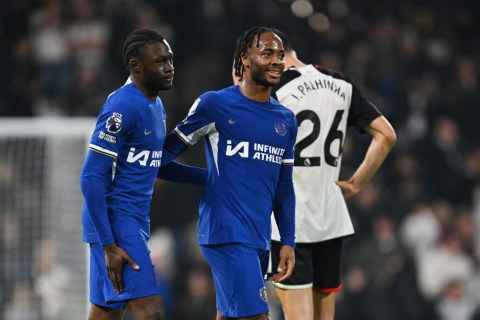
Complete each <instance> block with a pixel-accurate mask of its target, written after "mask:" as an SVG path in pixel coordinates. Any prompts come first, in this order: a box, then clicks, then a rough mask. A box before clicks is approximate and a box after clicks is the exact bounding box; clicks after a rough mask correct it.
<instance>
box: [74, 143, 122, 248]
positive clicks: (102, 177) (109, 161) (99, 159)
mask: <svg viewBox="0 0 480 320" xmlns="http://www.w3.org/2000/svg"><path fill="white" fill-rule="evenodd" d="M113 161H114V159H113V158H112V157H110V156H107V155H102V154H100V153H98V152H95V151H92V150H89V151H88V152H87V156H86V158H85V162H84V165H83V168H82V172H81V175H80V185H81V190H82V193H83V197H84V200H85V205H86V207H87V212H88V214H89V217H90V220H91V221H92V223H93V225H94V226H95V230H96V231H97V235H98V239H99V240H100V243H101V244H102V245H103V246H108V245H111V244H114V243H115V240H114V237H113V232H112V227H111V225H110V221H109V219H108V213H107V203H106V201H105V194H106V190H107V184H108V183H109V182H108V180H109V179H110V180H111V176H112V165H113Z"/></svg>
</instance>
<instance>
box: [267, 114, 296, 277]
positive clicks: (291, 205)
mask: <svg viewBox="0 0 480 320" xmlns="http://www.w3.org/2000/svg"><path fill="white" fill-rule="evenodd" d="M296 137H297V128H296V124H295V123H294V127H293V128H292V130H291V141H290V144H289V149H288V150H287V152H286V156H285V158H284V159H283V160H282V167H281V168H280V177H279V181H278V186H277V190H276V193H275V199H274V206H273V214H274V216H275V221H276V223H277V226H278V229H279V231H280V241H281V243H282V247H281V249H280V261H279V263H278V266H277V274H275V275H274V276H273V280H274V281H283V280H285V279H287V278H288V277H289V276H290V275H291V274H292V272H293V267H294V266H295V251H294V249H293V248H294V246H295V191H294V188H293V162H294V157H293V155H294V153H293V146H294V145H295V140H296Z"/></svg>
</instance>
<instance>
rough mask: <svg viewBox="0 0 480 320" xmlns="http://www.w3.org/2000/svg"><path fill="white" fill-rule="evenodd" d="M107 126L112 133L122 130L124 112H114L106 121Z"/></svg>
mask: <svg viewBox="0 0 480 320" xmlns="http://www.w3.org/2000/svg"><path fill="white" fill-rule="evenodd" d="M105 128H106V129H107V131H108V132H110V133H118V132H120V130H122V114H121V113H118V112H114V113H113V114H112V115H111V116H110V117H108V119H107V122H106V123H105Z"/></svg>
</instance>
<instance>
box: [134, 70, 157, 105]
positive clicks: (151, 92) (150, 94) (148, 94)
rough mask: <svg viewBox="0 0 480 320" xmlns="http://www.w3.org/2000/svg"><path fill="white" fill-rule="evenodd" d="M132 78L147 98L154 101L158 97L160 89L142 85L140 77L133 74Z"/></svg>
mask: <svg viewBox="0 0 480 320" xmlns="http://www.w3.org/2000/svg"><path fill="white" fill-rule="evenodd" d="M131 79H132V82H133V84H134V85H135V87H137V89H138V90H140V92H142V93H143V95H144V96H145V97H147V99H150V100H152V101H154V100H156V99H157V97H158V91H155V90H148V89H147V88H146V87H145V86H144V85H142V83H141V82H140V81H139V80H138V79H136V78H135V77H133V76H131Z"/></svg>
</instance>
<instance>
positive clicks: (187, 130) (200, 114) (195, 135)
mask: <svg viewBox="0 0 480 320" xmlns="http://www.w3.org/2000/svg"><path fill="white" fill-rule="evenodd" d="M212 95H213V93H209V92H207V93H205V94H203V95H201V96H200V97H199V98H198V99H196V100H195V102H194V103H193V105H192V107H191V108H190V110H189V112H188V115H187V117H186V118H185V119H184V120H183V121H182V122H180V123H179V124H178V125H177V126H176V127H175V129H174V130H173V132H172V133H170V134H169V135H168V136H167V137H166V139H165V145H164V147H163V156H162V167H161V168H160V170H159V174H158V178H161V179H165V180H170V181H174V182H186V183H192V184H199V185H205V184H206V181H207V175H208V171H207V170H206V169H203V168H199V167H192V166H187V165H184V164H180V163H178V162H174V161H173V160H174V159H176V158H177V157H178V156H179V155H180V154H181V153H183V152H184V151H185V150H186V149H187V148H188V147H190V146H193V145H195V144H196V143H197V142H198V141H199V140H200V139H202V138H203V137H204V136H206V135H208V134H209V133H210V132H212V130H213V129H214V127H215V124H214V122H213V120H212V116H211V114H210V111H209V109H210V104H211V103H212V101H211V96H212Z"/></svg>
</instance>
